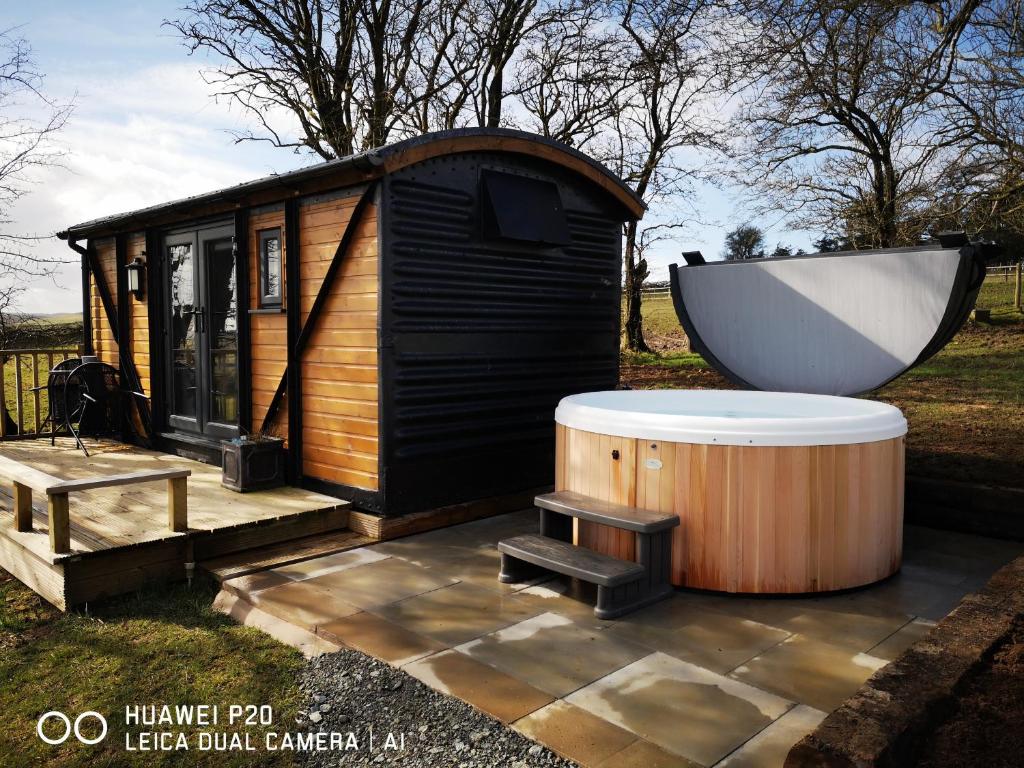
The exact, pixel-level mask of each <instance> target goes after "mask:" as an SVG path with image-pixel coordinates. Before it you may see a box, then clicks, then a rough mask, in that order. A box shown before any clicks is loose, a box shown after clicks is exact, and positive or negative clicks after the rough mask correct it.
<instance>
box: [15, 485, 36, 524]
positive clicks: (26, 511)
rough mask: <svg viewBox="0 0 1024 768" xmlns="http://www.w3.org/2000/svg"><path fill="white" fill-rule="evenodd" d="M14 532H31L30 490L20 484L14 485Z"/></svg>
mask: <svg viewBox="0 0 1024 768" xmlns="http://www.w3.org/2000/svg"><path fill="white" fill-rule="evenodd" d="M14 530H16V531H22V532H23V533H24V532H26V531H31V530H32V489H31V488H29V487H28V486H27V485H22V484H21V483H18V482H16V483H14Z"/></svg>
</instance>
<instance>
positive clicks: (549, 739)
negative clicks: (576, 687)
mask: <svg viewBox="0 0 1024 768" xmlns="http://www.w3.org/2000/svg"><path fill="white" fill-rule="evenodd" d="M512 727H513V728H515V729H516V730H517V731H519V732H520V733H522V734H524V735H526V736H529V737H530V738H531V739H533V740H534V741H539V742H540V743H541V744H544V745H545V746H547V747H548V748H549V749H552V750H554V751H555V752H557V753H558V754H560V755H561V756H562V757H564V758H567V759H569V760H572V761H574V762H576V763H579V764H580V765H581V766H584V768H593V767H595V766H597V765H598V764H600V763H601V762H603V761H605V760H607V759H608V758H610V757H611V756H612V755H615V754H619V753H621V752H622V750H624V749H625V748H626V747H628V746H629V745H630V744H632V743H633V742H635V741H636V735H635V734H633V733H631V732H629V731H627V730H625V729H624V728H619V727H618V726H617V725H613V724H612V723H609V722H608V721H607V720H602V719H601V718H599V717H597V716H595V715H592V714H590V713H589V712H587V711H585V710H582V709H580V708H579V707H574V706H573V705H572V704H569V703H567V702H564V701H553V702H552V703H550V704H548V705H547V706H545V707H541V708H540V709H538V710H537V711H536V712H532V713H531V714H529V715H527V716H526V717H524V718H522V719H520V720H517V721H516V722H515V723H514V724H513V726H512Z"/></svg>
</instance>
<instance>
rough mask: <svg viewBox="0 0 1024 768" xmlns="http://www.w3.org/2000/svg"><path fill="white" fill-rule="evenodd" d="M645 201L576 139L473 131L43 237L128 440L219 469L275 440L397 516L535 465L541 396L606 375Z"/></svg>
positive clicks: (548, 445) (458, 497) (295, 474)
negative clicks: (241, 439) (228, 443)
mask: <svg viewBox="0 0 1024 768" xmlns="http://www.w3.org/2000/svg"><path fill="white" fill-rule="evenodd" d="M643 211H644V206H643V203H642V202H641V200H640V199H639V198H637V196H636V195H635V194H634V193H633V192H632V191H631V190H630V189H629V188H628V187H627V186H626V185H625V184H624V183H623V182H622V181H621V180H620V179H618V178H617V177H616V176H615V175H613V174H612V173H611V172H609V171H608V169H607V168H605V167H603V166H602V165H600V164H599V163H597V162H595V161H594V160H593V159H591V158H589V157H587V156H586V155H584V154H582V153H580V152H577V151H575V150H573V149H571V148H569V147H567V146H564V145H562V144H559V143H556V142H553V141H550V140H547V139H544V138H542V137H539V136H535V135H531V134H527V133H522V132H518V131H510V130H478V129H467V130H459V131H451V132H445V133H436V134H430V135H426V136H421V137H418V138H415V139H410V140H408V141H403V142H400V143H397V144H393V145H391V146H387V147H384V148H381V149H376V150H372V151H369V152H365V153H362V154H357V155H353V156H350V157H344V158H340V159H337V160H333V161H330V162H326V163H322V164H319V165H315V166H311V167H308V168H304V169H301V170H298V171H294V172H291V173H286V174H281V175H275V176H270V177H267V178H263V179H259V180H257V181H253V182H249V183H246V184H241V185H238V186H235V187H231V188H228V189H222V190H218V191H216V192H211V193H209V194H204V195H197V196H195V197H191V198H187V199H184V200H177V201H173V202H169V203H165V204H162V205H156V206H152V207H149V208H144V209H141V210H137V211H132V212H130V213H123V214H118V215H114V216H108V217H106V218H101V219H96V220H94V221H89V222H85V223H83V224H76V225H75V226H72V227H69V228H68V229H67V230H66V231H64V232H61V233H60V234H59V236H60V237H61V238H62V239H65V240H67V242H68V244H69V246H71V247H72V248H73V249H74V250H75V251H77V252H78V253H79V254H80V255H81V258H82V281H83V283H82V285H83V295H84V307H83V310H84V313H85V327H86V333H85V336H86V338H85V345H86V347H87V352H90V353H93V354H95V355H97V356H99V357H100V358H101V359H102V360H104V361H107V362H109V363H111V364H112V365H115V366H118V367H119V368H120V370H121V373H122V376H123V377H124V379H125V381H126V382H127V383H128V384H129V385H130V386H131V387H133V388H135V389H138V390H139V391H141V392H143V393H145V394H146V395H147V396H148V398H149V401H148V402H146V403H144V404H143V405H141V406H140V409H139V412H138V413H137V414H135V417H136V418H135V421H136V424H137V427H138V430H137V431H138V433H139V437H138V438H137V439H138V440H140V441H142V442H144V443H145V444H147V445H148V446H151V447H155V448H156V449H158V450H160V451H166V452H173V453H178V454H181V455H185V456H190V457H193V458H200V459H203V460H205V461H208V462H210V463H219V462H220V455H221V454H220V443H221V441H222V440H225V439H230V438H233V437H236V436H239V435H245V434H256V433H260V434H270V435H276V436H279V437H281V438H283V439H284V440H285V445H286V451H287V468H288V478H289V483H290V484H292V485H296V486H302V487H304V488H306V489H309V490H312V491H319V492H322V493H325V494H329V495H331V496H334V497H338V498H342V499H346V500H349V501H352V502H354V503H355V504H356V505H357V506H358V507H361V508H363V509H365V510H368V511H372V512H377V513H382V514H384V515H397V514H403V513H407V512H412V511H418V510H426V509H432V508H437V507H442V506H447V505H451V504H456V503H460V502H464V501H469V500H474V499H483V498H489V497H494V496H501V495H506V494H511V493H515V492H521V491H523V490H527V489H531V488H535V487H540V486H547V485H550V484H551V483H552V482H553V474H554V450H555V440H554V434H555V432H554V418H553V416H554V409H555V405H556V404H557V403H558V401H559V400H560V399H561V398H562V397H564V396H565V395H569V394H573V393H578V392H585V391H591V390H601V389H611V388H614V387H615V386H616V384H617V383H618V353H619V325H620V284H621V239H622V237H621V233H622V224H623V222H625V221H628V220H635V219H638V218H639V217H640V216H641V215H642V214H643ZM132 270H134V271H135V272H136V273H137V274H139V273H141V275H142V277H143V279H142V281H141V283H140V285H139V288H138V289H136V290H134V291H132V290H130V289H129V286H130V282H131V281H130V279H129V273H130V271H132Z"/></svg>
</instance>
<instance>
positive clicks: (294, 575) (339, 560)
mask: <svg viewBox="0 0 1024 768" xmlns="http://www.w3.org/2000/svg"><path fill="white" fill-rule="evenodd" d="M386 557H387V555H386V554H384V553H383V552H379V551H378V550H377V549H375V548H372V547H359V548H358V549H350V550H348V551H346V552H336V553H335V554H333V555H325V556H324V557H317V558H314V559H312V560H301V561H299V562H297V563H290V564H288V565H282V566H279V567H277V568H274V569H273V570H272V571H268V573H276V574H279V575H281V576H284V577H286V578H289V579H291V580H292V581H305V580H306V579H312V578H315V577H317V576H326V575H327V574H328V573H334V572H336V571H343V570H345V569H346V568H354V567H356V566H357V565H365V564H367V563H373V562H376V561H378V560H383V559H384V558H386Z"/></svg>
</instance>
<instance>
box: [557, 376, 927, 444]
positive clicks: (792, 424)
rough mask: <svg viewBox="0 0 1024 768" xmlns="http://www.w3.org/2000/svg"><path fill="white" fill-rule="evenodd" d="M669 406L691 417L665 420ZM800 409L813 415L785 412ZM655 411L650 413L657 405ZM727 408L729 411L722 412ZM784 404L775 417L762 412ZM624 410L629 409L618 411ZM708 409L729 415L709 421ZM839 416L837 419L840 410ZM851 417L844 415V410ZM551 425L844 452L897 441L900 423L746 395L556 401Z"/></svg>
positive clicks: (847, 406)
mask: <svg viewBox="0 0 1024 768" xmlns="http://www.w3.org/2000/svg"><path fill="white" fill-rule="evenodd" d="M669 400H672V401H675V402H674V403H673V404H674V405H675V406H676V409H677V410H678V407H679V405H681V404H685V402H686V401H689V402H690V403H691V404H693V405H691V410H692V411H700V410H703V413H700V412H694V413H685V412H675V413H666V412H664V411H665V410H666V408H665V403H666V402H668V401H669ZM801 404H802V405H803V407H804V409H805V410H808V406H813V408H810V409H809V410H812V411H813V410H815V409H817V410H818V411H819V412H818V413H811V414H810V415H807V414H803V415H801V414H799V413H793V410H794V409H795V408H798V407H799V406H801ZM659 405H660V406H661V411H662V412H659V411H658V406H659ZM698 405H699V406H700V408H697V407H696V406H698ZM729 405H732V406H733V407H728V406H729ZM772 405H774V406H776V409H777V410H778V407H779V406H782V405H785V406H786V407H787V408H786V412H784V413H782V414H780V415H777V416H764V415H749V416H743V415H741V414H740V413H739V412H740V411H742V410H743V408H744V407H746V409H747V410H748V411H749V410H751V408H752V407H753V408H756V411H757V412H760V413H761V414H763V413H765V409H766V408H770V407H771V406H772ZM625 406H629V407H625ZM709 409H717V410H719V411H723V410H724V411H725V413H727V414H731V415H711V414H710V413H709V412H708V411H709ZM844 410H845V411H846V413H842V411H844ZM851 410H852V411H854V412H853V413H851V412H850V411H851ZM555 421H556V423H558V424H561V425H562V426H565V427H568V428H570V429H578V430H581V431H584V432H593V433H598V434H606V435H612V436H616V437H627V438H637V439H641V440H660V441H667V442H674V443H696V444H706V445H748V446H779V447H787V446H802V445H849V444H855V443H871V442H878V441H881V440H889V439H893V438H896V437H902V436H903V435H905V434H906V433H907V422H906V419H905V418H904V417H903V414H902V412H901V411H900V410H899V409H898V408H896V407H895V406H892V405H888V404H886V403H880V402H877V401H874V400H863V399H860V398H849V397H835V396H832V395H813V394H801V393H794V392H761V391H749V390H614V391H606V392H587V393H583V394H580V395H571V396H569V397H566V398H563V399H562V401H561V402H560V403H559V404H558V407H557V409H556V410H555Z"/></svg>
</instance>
